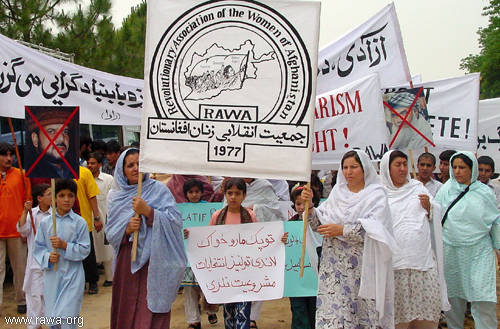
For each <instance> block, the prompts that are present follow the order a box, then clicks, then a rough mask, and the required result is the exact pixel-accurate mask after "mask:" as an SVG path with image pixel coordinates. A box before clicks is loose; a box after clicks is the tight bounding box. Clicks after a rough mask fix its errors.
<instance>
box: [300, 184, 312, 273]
mask: <svg viewBox="0 0 500 329" xmlns="http://www.w3.org/2000/svg"><path fill="white" fill-rule="evenodd" d="M306 187H307V188H311V182H308V183H307V184H306ZM308 220H309V200H306V202H305V209H304V218H303V222H304V228H303V233H302V254H301V256H300V273H299V278H302V277H303V276H304V259H305V256H306V238H307V226H308V224H309V223H308Z"/></svg>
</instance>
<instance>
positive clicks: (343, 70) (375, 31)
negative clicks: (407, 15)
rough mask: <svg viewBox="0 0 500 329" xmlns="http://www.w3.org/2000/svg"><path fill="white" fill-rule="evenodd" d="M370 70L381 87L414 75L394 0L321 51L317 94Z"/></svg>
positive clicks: (366, 73)
mask: <svg viewBox="0 0 500 329" xmlns="http://www.w3.org/2000/svg"><path fill="white" fill-rule="evenodd" d="M371 73H379V75H380V84H381V85H382V87H387V86H389V87H390V86H399V85H402V84H404V83H406V82H408V81H410V79H411V76H410V69H409V68H408V62H407V60H406V54H405V50H404V47H403V39H402V37H401V30H400V28H399V21H398V18H397V15H396V10H395V8H394V3H391V4H389V5H387V6H386V7H385V8H384V9H382V10H381V11H379V12H378V13H377V14H376V15H375V16H373V17H372V18H370V19H369V20H368V21H366V22H365V23H363V24H361V25H360V26H358V27H357V28H355V29H354V30H352V31H351V32H349V33H347V34H345V35H344V36H342V37H341V38H340V39H338V40H337V41H334V42H333V43H331V44H329V45H328V46H326V47H325V48H323V49H321V50H320V51H319V55H318V86H317V94H322V93H325V92H328V91H329V90H332V89H336V88H338V87H340V86H342V85H345V84H347V83H349V82H352V81H354V80H357V79H360V78H362V77H364V76H366V75H368V74H371Z"/></svg>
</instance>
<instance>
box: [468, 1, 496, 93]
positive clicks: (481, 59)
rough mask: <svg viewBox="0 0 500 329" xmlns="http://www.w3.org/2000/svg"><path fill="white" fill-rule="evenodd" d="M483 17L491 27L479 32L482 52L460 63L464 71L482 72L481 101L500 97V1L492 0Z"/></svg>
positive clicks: (485, 8) (480, 29) (484, 9)
mask: <svg viewBox="0 0 500 329" xmlns="http://www.w3.org/2000/svg"><path fill="white" fill-rule="evenodd" d="M483 16H488V20H489V25H488V26H487V27H485V28H479V30H478V32H477V33H478V35H479V48H480V52H479V54H478V55H472V54H471V55H469V56H467V57H466V58H464V59H462V61H461V63H460V68H461V69H462V70H466V71H467V72H481V99H484V98H493V97H500V0H490V4H489V5H488V6H486V7H484V8H483Z"/></svg>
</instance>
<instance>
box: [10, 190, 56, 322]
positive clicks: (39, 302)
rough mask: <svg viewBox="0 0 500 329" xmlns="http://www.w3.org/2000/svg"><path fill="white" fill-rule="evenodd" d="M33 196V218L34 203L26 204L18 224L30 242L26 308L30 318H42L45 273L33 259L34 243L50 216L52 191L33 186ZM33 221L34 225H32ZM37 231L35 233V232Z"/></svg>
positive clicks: (25, 285) (24, 286)
mask: <svg viewBox="0 0 500 329" xmlns="http://www.w3.org/2000/svg"><path fill="white" fill-rule="evenodd" d="M31 195H32V196H33V203H34V205H35V208H33V209H32V212H31V213H32V215H33V218H28V213H29V211H30V209H31V206H32V202H31V201H26V202H25V203H24V209H23V213H22V214H21V217H20V218H19V221H18V222H17V231H18V232H19V233H20V234H21V236H22V237H23V238H27V240H28V260H27V262H26V274H25V275H24V283H23V290H24V292H25V293H26V307H27V313H26V316H27V317H28V318H30V317H31V318H33V319H34V318H35V317H42V316H43V315H44V307H43V271H42V269H41V268H40V265H39V264H38V263H37V262H36V261H35V259H34V258H33V243H34V241H35V234H36V230H38V226H39V225H40V222H41V221H42V219H43V218H45V217H47V216H50V214H51V211H50V204H51V199H52V198H51V191H50V186H49V185H48V184H38V185H35V186H33V189H32V192H31ZM32 220H33V223H32ZM33 228H34V229H35V231H34V230H33ZM32 328H37V329H38V328H41V326H39V325H38V324H36V323H35V324H31V323H30V324H28V329H32Z"/></svg>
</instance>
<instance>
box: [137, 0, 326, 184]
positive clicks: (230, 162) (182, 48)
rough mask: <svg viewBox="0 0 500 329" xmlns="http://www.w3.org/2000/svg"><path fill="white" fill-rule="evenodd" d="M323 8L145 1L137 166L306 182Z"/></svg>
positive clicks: (316, 5) (304, 4)
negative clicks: (142, 82)
mask: <svg viewBox="0 0 500 329" xmlns="http://www.w3.org/2000/svg"><path fill="white" fill-rule="evenodd" d="M319 11H320V5H319V3H318V2H301V1H300V2H295V1H290V2H266V4H265V5H264V4H261V3H259V2H254V1H250V0H249V1H222V2H220V1H219V2H203V3H201V2H200V1H175V2H174V1H161V0H151V1H149V2H148V14H147V33H146V35H147V37H146V58H145V63H146V64H145V70H144V71H145V86H146V87H145V93H144V112H143V117H142V132H143V133H142V134H141V151H142V152H141V155H140V167H141V171H143V172H169V173H176V174H202V175H211V176H217V175H223V176H240V177H241V176H244V177H255V178H280V179H283V178H284V179H294V180H309V175H310V169H311V152H310V143H311V133H312V132H311V130H312V129H311V127H312V120H313V118H312V115H313V108H314V95H315V87H316V58H317V45H318V34H319V25H318V24H319ZM291 163H293V166H291V165H290V164H291Z"/></svg>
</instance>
